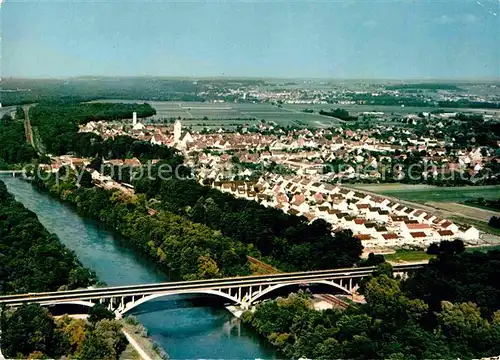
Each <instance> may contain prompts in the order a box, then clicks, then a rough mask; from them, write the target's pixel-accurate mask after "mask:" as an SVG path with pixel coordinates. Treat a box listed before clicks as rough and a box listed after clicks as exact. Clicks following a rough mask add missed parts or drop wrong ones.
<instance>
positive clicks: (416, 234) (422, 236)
mask: <svg viewBox="0 0 500 360" xmlns="http://www.w3.org/2000/svg"><path fill="white" fill-rule="evenodd" d="M410 235H411V236H413V237H414V238H424V237H426V236H427V235H425V233H424V232H422V231H417V232H412V233H410Z"/></svg>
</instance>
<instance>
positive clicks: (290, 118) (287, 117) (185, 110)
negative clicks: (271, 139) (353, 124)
mask: <svg viewBox="0 0 500 360" xmlns="http://www.w3.org/2000/svg"><path fill="white" fill-rule="evenodd" d="M95 102H124V103H135V102H136V103H143V102H145V101H143V100H97V101H95ZM148 103H149V104H151V106H153V107H154V108H155V109H156V113H157V114H156V116H155V117H156V118H177V117H179V116H180V117H181V118H182V119H183V125H184V124H185V125H186V126H196V127H199V126H201V124H205V125H203V126H207V127H218V126H226V127H228V126H234V125H235V124H241V125H243V124H251V123H255V122H257V121H260V120H265V121H274V122H276V123H278V124H279V125H284V126H286V125H295V126H312V127H331V126H336V125H339V124H341V123H342V121H341V120H338V119H334V118H331V117H328V116H323V115H319V114H308V113H304V112H302V110H303V109H305V108H306V107H307V105H300V106H298V107H297V108H296V109H295V108H288V107H284V108H278V107H276V106H273V105H271V104H242V103H203V102H178V101H148ZM330 108H331V107H329V106H326V107H325V108H324V109H325V110H327V109H330ZM205 117H206V118H208V120H206V119H205V120H203V118H205Z"/></svg>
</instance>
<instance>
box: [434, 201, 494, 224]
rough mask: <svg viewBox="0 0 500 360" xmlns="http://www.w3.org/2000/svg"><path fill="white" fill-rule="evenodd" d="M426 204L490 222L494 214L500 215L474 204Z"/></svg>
mask: <svg viewBox="0 0 500 360" xmlns="http://www.w3.org/2000/svg"><path fill="white" fill-rule="evenodd" d="M426 205H429V206H432V207H435V208H436V209H441V210H447V211H450V212H453V213H456V214H460V215H462V216H464V217H467V218H472V219H477V220H480V221H484V222H488V221H489V220H490V218H491V217H492V216H499V215H500V213H498V212H495V211H491V210H485V209H480V208H476V207H472V206H467V205H463V204H457V203H454V202H433V201H430V202H427V203H426Z"/></svg>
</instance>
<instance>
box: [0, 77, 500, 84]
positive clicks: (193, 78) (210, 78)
mask: <svg viewBox="0 0 500 360" xmlns="http://www.w3.org/2000/svg"><path fill="white" fill-rule="evenodd" d="M92 78H93V79H121V78H123V79H145V78H156V79H164V80H218V79H222V80H300V81H306V80H321V81H403V82H404V81H419V82H430V81H455V82H473V81H487V82H500V78H499V77H494V76H484V77H474V78H473V77H471V78H446V77H443V78H440V77H434V78H433V77H408V78H405V77H401V78H391V77H387V78H384V77H359V78H357V77H318V76H312V77H306V76H297V77H291V76H283V77H281V76H276V77H274V76H245V75H242V76H238V75H203V76H193V75H74V76H1V77H0V83H1V81H2V80H4V81H7V80H73V79H76V80H78V79H92Z"/></svg>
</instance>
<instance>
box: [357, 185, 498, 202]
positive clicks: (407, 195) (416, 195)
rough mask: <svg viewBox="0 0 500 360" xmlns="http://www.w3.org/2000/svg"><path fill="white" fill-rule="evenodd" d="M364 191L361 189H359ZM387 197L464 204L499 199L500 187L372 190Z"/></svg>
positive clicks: (414, 187) (410, 186)
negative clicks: (464, 202) (481, 199)
mask: <svg viewBox="0 0 500 360" xmlns="http://www.w3.org/2000/svg"><path fill="white" fill-rule="evenodd" d="M357 188H359V189H362V188H361V187H357ZM364 189H365V190H368V191H373V192H376V193H380V194H383V195H387V196H392V197H396V198H400V199H403V200H408V201H414V202H419V203H426V202H429V201H432V202H463V201H465V200H467V199H477V198H479V197H483V198H485V199H498V197H499V196H500V186H495V185H491V186H463V187H447V188H445V187H434V186H428V185H405V184H395V185H394V187H392V188H389V187H388V184H381V185H380V188H377V186H374V187H371V188H370V189H368V188H364Z"/></svg>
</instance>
